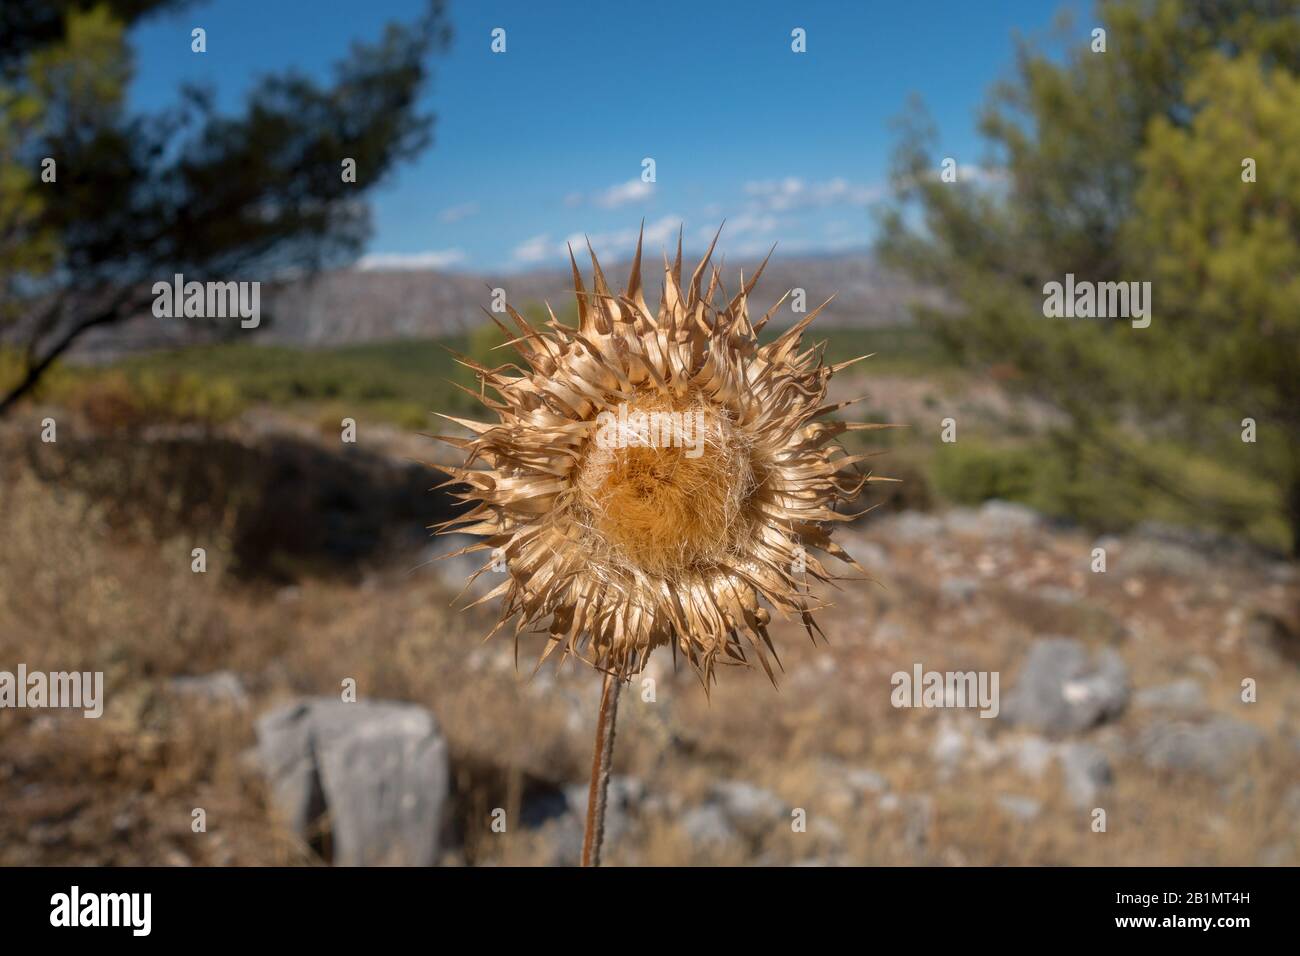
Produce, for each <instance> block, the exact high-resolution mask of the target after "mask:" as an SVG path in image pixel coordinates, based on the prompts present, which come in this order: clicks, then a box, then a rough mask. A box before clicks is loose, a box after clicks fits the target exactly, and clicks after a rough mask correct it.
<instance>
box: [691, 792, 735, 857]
mask: <svg viewBox="0 0 1300 956" xmlns="http://www.w3.org/2000/svg"><path fill="white" fill-rule="evenodd" d="M682 829H683V830H684V831H685V832H686V836H687V837H688V838H689V839H690V841H691V842H692V843H696V844H699V845H701V846H712V847H718V846H725V845H726V844H729V843H734V842H736V840H737V839H738V836H739V835H738V834H737V833H736V828H735V827H733V826H732V825H731V821H730V820H729V819H728V818H727V814H726V812H725V811H724V810H723V809H722V807H720V806H719V805H718V804H716V803H706V804H705V805H704V806H702V807H694V808H692V809H690V810H688V811H686V813H685V814H684V815H683V816H682Z"/></svg>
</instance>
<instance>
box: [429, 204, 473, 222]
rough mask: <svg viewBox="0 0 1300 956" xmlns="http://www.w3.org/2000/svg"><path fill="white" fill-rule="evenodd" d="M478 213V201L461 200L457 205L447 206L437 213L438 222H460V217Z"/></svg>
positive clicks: (463, 217) (465, 217)
mask: <svg viewBox="0 0 1300 956" xmlns="http://www.w3.org/2000/svg"><path fill="white" fill-rule="evenodd" d="M477 215H478V203H476V202H463V203H460V204H459V205H457V206H448V207H447V208H446V209H444V210H443V211H442V212H440V213H438V221H439V222H460V221H461V220H462V219H468V218H469V217H470V216H477Z"/></svg>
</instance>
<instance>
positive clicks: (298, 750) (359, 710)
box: [257, 697, 448, 866]
mask: <svg viewBox="0 0 1300 956" xmlns="http://www.w3.org/2000/svg"><path fill="white" fill-rule="evenodd" d="M257 738H258V752H259V755H260V757H261V763H262V767H263V770H264V772H265V773H266V775H267V778H268V781H269V783H270V789H271V798H272V801H273V802H274V804H275V806H276V808H277V809H278V810H279V811H280V812H281V813H282V814H283V815H284V817H285V818H286V819H287V821H288V823H289V825H290V826H291V827H292V828H293V829H294V830H295V832H297V833H298V834H299V835H300V836H302V837H303V838H304V839H308V838H309V837H310V836H311V834H312V832H313V830H314V827H315V825H316V822H317V820H318V819H319V818H320V816H321V814H322V813H324V812H326V811H328V813H329V820H330V826H331V829H332V833H333V847H334V862H335V863H336V864H339V865H343V866H362V865H376V864H378V865H401V864H404V865H411V866H431V865H433V864H434V863H436V862H437V858H438V832H439V829H440V825H441V819H442V810H443V806H444V804H445V803H446V800H447V793H448V767H447V742H446V740H445V739H444V738H443V736H442V734H441V732H440V731H439V729H438V725H437V722H436V721H435V719H434V717H433V715H432V714H431V713H429V712H428V711H427V710H425V709H424V708H422V707H418V706H416V705H414V704H402V703H391V702H364V703H352V704H348V703H344V702H342V701H340V700H335V699H334V698H328V697H324V698H310V699H304V700H298V701H295V702H292V703H289V704H286V705H284V706H282V707H279V708H277V709H276V710H274V711H272V712H270V713H268V714H266V715H265V716H263V717H262V718H261V719H259V720H258V722H257Z"/></svg>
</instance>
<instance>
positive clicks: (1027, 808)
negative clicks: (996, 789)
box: [998, 793, 1043, 821]
mask: <svg viewBox="0 0 1300 956" xmlns="http://www.w3.org/2000/svg"><path fill="white" fill-rule="evenodd" d="M998 806H999V807H1001V808H1002V809H1003V811H1005V812H1006V814H1007V815H1008V816H1012V817H1015V818H1016V819H1017V820H1024V821H1029V820H1033V819H1035V818H1036V817H1037V816H1038V814H1039V813H1041V812H1042V810H1043V805H1042V804H1041V803H1039V802H1038V801H1037V800H1035V799H1034V798H1033V797H1023V796H1020V795H1018V794H1011V793H1004V794H1000V795H999V796H998Z"/></svg>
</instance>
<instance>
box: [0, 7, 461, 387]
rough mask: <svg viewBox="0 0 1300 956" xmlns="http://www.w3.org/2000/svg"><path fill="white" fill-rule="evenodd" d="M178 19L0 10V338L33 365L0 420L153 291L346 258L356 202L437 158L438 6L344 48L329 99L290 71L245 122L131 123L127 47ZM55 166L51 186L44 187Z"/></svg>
mask: <svg viewBox="0 0 1300 956" xmlns="http://www.w3.org/2000/svg"><path fill="white" fill-rule="evenodd" d="M183 5H184V4H176V3H162V2H145V0H119V2H113V3H99V4H90V3H81V2H76V0H63V2H55V3H50V2H48V0H13V2H7V3H6V4H5V6H4V14H3V19H2V20H0V26H2V27H3V28H0V36H3V37H4V41H3V42H2V43H0V108H2V112H0V250H5V251H8V250H10V249H12V250H14V251H16V252H17V253H18V255H16V256H15V257H13V258H9V257H6V258H5V261H4V262H3V263H0V322H4V323H6V325H7V337H8V338H10V339H14V338H17V339H18V340H19V341H20V342H21V343H23V344H24V346H25V349H26V352H27V355H28V366H27V371H26V374H25V375H24V376H23V377H22V378H21V380H20V381H19V382H18V383H17V384H16V385H15V386H14V387H13V388H12V389H10V391H9V392H8V394H7V395H4V396H0V412H2V411H3V410H5V409H6V408H7V407H9V406H10V405H12V404H13V402H14V401H16V400H17V399H18V398H19V397H20V396H21V395H23V394H25V393H26V392H27V391H29V390H30V389H31V388H32V387H33V386H34V385H35V383H36V382H37V381H38V380H39V378H40V376H41V374H42V373H43V372H44V371H45V369H47V368H48V367H49V365H50V363H51V362H52V361H53V360H54V359H55V358H56V357H57V356H58V355H60V354H61V353H62V352H64V351H65V350H66V349H67V348H69V347H70V346H71V345H72V343H73V342H74V341H76V339H77V338H78V337H80V336H81V335H82V334H83V333H85V332H86V331H88V330H90V329H92V328H95V327H98V326H106V325H112V324H115V323H118V322H121V321H122V320H123V319H125V318H127V317H129V316H131V315H133V314H136V313H137V312H139V311H140V310H141V309H142V308H143V307H144V306H145V305H146V303H147V302H148V300H149V288H150V286H151V285H152V283H153V282H156V281H159V280H164V279H168V278H170V277H171V276H172V275H173V274H175V273H178V272H179V273H182V274H184V275H185V277H186V279H187V280H197V281H201V282H202V281H208V280H219V281H230V280H233V279H271V278H274V277H276V276H277V275H282V274H285V273H286V272H288V271H290V270H311V269H316V268H320V267H321V266H323V265H327V264H331V263H337V262H341V261H345V260H347V259H350V258H351V257H352V256H354V255H355V254H356V253H357V252H358V251H359V249H360V247H361V245H362V243H363V241H364V239H365V238H366V236H367V234H368V230H369V217H368V210H367V207H366V206H365V204H364V202H363V197H364V194H365V193H366V191H367V190H369V189H372V188H374V187H375V186H376V185H377V184H379V183H381V182H383V181H384V179H385V178H386V176H388V175H389V174H390V173H391V172H392V170H393V169H394V168H395V167H396V166H397V165H398V164H399V163H401V162H402V161H404V160H407V159H410V158H411V157H413V156H414V155H416V154H417V153H418V152H419V151H420V150H421V149H423V148H424V147H425V146H426V145H427V144H428V143H429V141H430V138H431V131H432V123H433V118H432V116H430V115H428V114H427V113H426V112H425V111H424V110H423V109H422V107H421V104H420V102H419V97H420V95H421V93H422V92H423V90H424V88H425V86H426V82H427V80H428V77H429V73H430V66H429V59H430V56H431V54H432V53H433V52H435V51H437V50H439V49H441V48H443V47H445V45H446V44H447V43H448V42H449V38H450V37H449V30H448V27H447V25H446V20H445V17H444V15H443V11H442V8H441V4H440V3H439V2H437V0H434V2H433V3H432V4H431V6H430V8H429V10H428V12H427V13H426V14H425V15H424V16H423V17H422V18H421V19H420V20H419V21H418V22H416V23H413V24H404V25H399V24H391V25H389V26H388V28H387V29H386V31H385V32H384V34H383V35H382V37H381V38H380V39H379V40H377V41H376V42H372V43H356V44H354V46H353V48H352V50H351V51H350V53H349V55H348V56H347V57H346V58H345V59H344V60H343V61H342V62H340V63H339V64H337V66H336V69H335V71H334V75H333V77H332V79H331V81H330V82H328V83H319V82H317V81H315V80H313V79H311V78H309V77H306V76H304V75H301V74H299V73H296V72H293V71H284V72H280V73H277V74H271V75H268V77H267V78H266V79H264V80H262V81H261V82H260V84H259V85H258V86H256V87H255V88H254V90H253V91H252V93H251V94H250V95H249V97H248V102H247V104H246V107H245V108H244V109H243V111H242V112H240V113H239V114H238V115H233V116H231V115H223V114H221V113H219V112H218V111H217V110H216V109H215V107H214V105H213V97H212V95H211V92H210V91H208V90H205V89H199V88H186V89H184V90H182V91H181V95H180V98H179V100H178V102H177V103H176V104H175V105H174V107H172V108H170V109H168V110H166V111H164V112H162V113H159V114H152V115H139V114H135V113H132V112H131V111H130V110H129V108H128V104H127V103H126V101H125V90H126V86H127V84H128V82H129V80H130V77H131V73H132V59H131V51H130V48H129V45H128V43H127V30H128V28H129V26H130V25H131V24H132V23H133V22H135V21H136V20H138V19H139V18H140V17H143V16H147V15H150V14H153V13H155V12H158V11H159V10H161V9H165V8H170V7H176V6H183ZM5 28H7V29H5ZM47 158H51V159H53V160H54V161H55V163H56V164H57V167H56V168H57V179H56V180H55V181H54V182H45V181H42V179H41V176H40V171H41V170H42V163H43V161H44V160H45V159H47ZM345 159H352V160H354V161H355V163H356V169H357V175H356V181H355V182H349V181H345V178H344V176H343V175H342V163H343V161H344V160H345ZM5 332H6V327H5V326H0V333H5Z"/></svg>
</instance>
